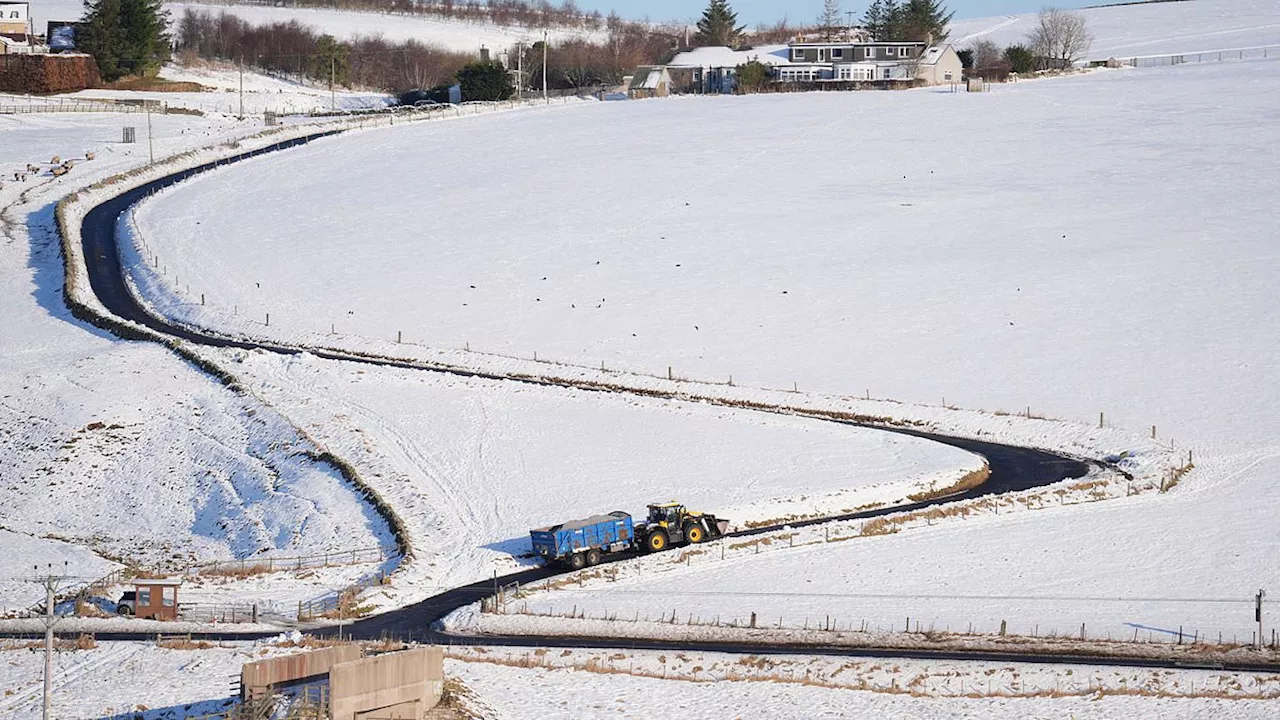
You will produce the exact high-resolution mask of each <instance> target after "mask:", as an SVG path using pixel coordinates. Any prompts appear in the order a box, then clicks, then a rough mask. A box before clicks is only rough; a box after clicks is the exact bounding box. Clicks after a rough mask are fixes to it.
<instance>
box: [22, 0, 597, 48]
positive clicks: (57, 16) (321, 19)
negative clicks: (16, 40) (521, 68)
mask: <svg viewBox="0 0 1280 720" xmlns="http://www.w3.org/2000/svg"><path fill="white" fill-rule="evenodd" d="M164 6H165V9H167V10H168V11H169V14H170V16H171V17H172V18H173V19H174V21H175V22H176V21H177V19H178V18H180V17H182V13H183V12H184V11H185V10H187V9H188V8H190V9H193V10H199V11H204V12H213V13H215V14H216V13H219V12H228V13H231V14H233V15H237V16H239V17H241V18H244V19H245V20H247V21H249V22H251V23H254V24H257V25H264V24H267V23H273V22H288V21H290V20H297V21H298V22H301V23H302V24H304V25H309V26H311V27H313V28H315V29H317V30H319V31H320V32H323V33H328V34H330V35H333V36H335V37H337V38H339V39H346V38H351V37H354V36H356V35H365V36H371V35H381V36H383V37H385V38H386V39H387V40H390V41H393V42H398V41H402V40H417V41H419V42H423V43H427V44H431V45H438V46H440V47H443V48H445V49H448V50H455V51H458V52H479V50H480V46H482V45H483V46H486V47H488V48H490V49H493V50H495V51H503V50H506V49H507V48H509V47H511V46H512V45H514V44H516V43H517V42H519V41H522V40H523V41H526V42H532V41H534V40H541V39H542V30H541V29H538V28H525V27H520V26H502V25H493V24H490V23H472V22H463V21H458V20H448V19H445V18H439V17H432V16H422V15H409V16H405V15H391V14H387V13H378V12H356V11H353V10H352V11H347V10H322V9H316V8H291V7H267V6H263V5H236V4H231V5H224V4H219V3H207V4H206V3H183V2H166V3H165V4H164ZM83 12H84V7H83V4H82V3H80V2H76V1H75V0H45V1H40V0H38V1H37V2H33V3H32V5H31V14H32V16H33V18H34V19H35V22H36V26H37V28H39V30H38V32H44V26H45V23H46V22H47V21H49V20H74V19H76V18H79V17H80V16H81V14H83ZM596 35H598V33H591V32H587V31H580V30H573V29H566V28H556V29H553V30H551V38H552V39H553V40H560V39H565V38H570V37H593V36H596Z"/></svg>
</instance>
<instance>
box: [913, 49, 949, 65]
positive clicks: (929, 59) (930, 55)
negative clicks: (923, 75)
mask: <svg viewBox="0 0 1280 720" xmlns="http://www.w3.org/2000/svg"><path fill="white" fill-rule="evenodd" d="M950 49H951V46H950V45H933V46H930V47H929V48H928V49H926V50H925V51H924V53H923V54H922V55H920V64H921V65H937V64H938V61H939V60H941V59H942V58H943V57H945V56H946V54H947V50H950Z"/></svg>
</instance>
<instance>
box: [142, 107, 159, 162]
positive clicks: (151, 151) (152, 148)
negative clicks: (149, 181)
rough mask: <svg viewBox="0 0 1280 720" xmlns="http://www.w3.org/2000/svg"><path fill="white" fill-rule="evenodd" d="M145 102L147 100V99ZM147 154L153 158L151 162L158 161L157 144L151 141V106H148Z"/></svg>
mask: <svg viewBox="0 0 1280 720" xmlns="http://www.w3.org/2000/svg"><path fill="white" fill-rule="evenodd" d="M143 102H146V101H145V100H144V101H143ZM147 156H148V157H150V158H151V164H153V165H154V164H155V162H156V146H155V143H153V142H152V141H151V106H150V105H148V106H147Z"/></svg>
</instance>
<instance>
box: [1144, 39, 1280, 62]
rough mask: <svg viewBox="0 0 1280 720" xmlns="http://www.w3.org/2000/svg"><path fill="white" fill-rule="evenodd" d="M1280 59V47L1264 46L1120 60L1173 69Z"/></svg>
mask: <svg viewBox="0 0 1280 720" xmlns="http://www.w3.org/2000/svg"><path fill="white" fill-rule="evenodd" d="M1268 59H1280V45H1264V46H1260V47H1248V48H1235V49H1232V50H1211V51H1206V52H1195V53H1177V54H1173V55H1146V56H1142V57H1131V58H1127V59H1121V60H1119V62H1120V63H1122V64H1124V65H1128V66H1130V67H1136V68H1153V67H1173V66H1175V65H1185V64H1188V63H1211V62H1229V61H1236V62H1239V61H1241V60H1268Z"/></svg>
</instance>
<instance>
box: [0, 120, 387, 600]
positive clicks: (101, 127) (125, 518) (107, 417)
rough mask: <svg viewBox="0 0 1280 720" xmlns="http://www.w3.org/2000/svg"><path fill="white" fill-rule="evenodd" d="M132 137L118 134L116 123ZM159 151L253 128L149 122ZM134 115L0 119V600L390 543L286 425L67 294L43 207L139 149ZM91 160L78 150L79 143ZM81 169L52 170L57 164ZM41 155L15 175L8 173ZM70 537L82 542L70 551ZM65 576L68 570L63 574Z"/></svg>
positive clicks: (134, 157) (115, 168)
mask: <svg viewBox="0 0 1280 720" xmlns="http://www.w3.org/2000/svg"><path fill="white" fill-rule="evenodd" d="M127 126H133V127H135V128H138V127H140V128H141V129H140V130H139V132H138V137H139V139H140V140H141V142H139V143H135V144H132V145H126V144H122V143H120V138H121V129H122V128H123V127H127ZM152 127H153V130H154V132H155V138H154V147H155V151H156V154H157V155H158V156H162V157H163V156H164V155H167V154H169V153H174V152H178V151H181V150H186V149H190V148H193V147H198V146H201V145H205V144H210V143H214V142H217V141H220V140H226V139H228V138H234V137H237V136H241V135H244V134H247V133H252V132H255V131H256V130H257V128H255V127H254V126H253V125H252V124H251V123H236V122H234V121H229V120H226V119H222V118H199V117H191V116H178V115H156V116H155V117H153V118H152ZM145 133H146V119H145V117H143V116H141V115H136V114H116V113H87V114H86V113H59V114H52V115H42V114H31V115H25V114H24V115H17V116H0V178H2V179H3V186H2V187H0V207H2V208H3V210H2V215H0V219H2V220H3V223H2V224H0V231H2V233H3V234H2V235H0V302H2V303H3V305H4V307H5V312H4V313H3V315H2V316H0V526H2V527H3V528H4V532H2V533H0V550H3V551H4V552H3V562H0V578H3V580H0V592H2V593H3V603H2V604H3V605H4V606H5V607H6V608H7V609H12V608H14V607H26V606H28V605H30V604H31V603H33V602H35V601H36V600H37V599H39V597H40V591H39V590H38V588H37V587H36V586H35V585H33V584H31V583H27V582H23V580H24V579H29V578H30V576H31V574H32V570H33V568H32V565H33V564H37V563H49V562H53V563H54V564H55V565H56V566H61V563H62V561H63V560H67V561H68V565H67V567H66V569H65V572H67V573H68V574H70V575H72V576H75V577H78V578H82V580H84V581H87V580H90V579H94V578H97V577H100V576H102V575H104V574H105V573H106V572H108V571H109V570H111V569H112V568H113V567H115V566H116V564H115V563H114V562H108V561H106V560H104V559H102V558H99V557H96V556H94V555H93V552H91V551H96V552H98V553H101V554H104V555H105V556H107V557H112V558H120V559H122V560H124V561H128V562H137V563H142V564H144V565H147V566H149V567H159V568H172V567H182V566H185V565H186V564H189V563H191V562H193V561H196V560H207V559H214V558H231V557H244V556H247V555H253V554H263V553H266V554H285V553H306V552H313V551H314V552H324V551H327V550H334V549H339V548H341V549H347V548H350V547H352V546H353V545H354V546H359V547H365V546H370V545H377V544H382V543H386V542H389V541H390V538H389V536H388V535H387V531H386V527H385V524H384V523H383V521H382V520H381V519H380V518H377V517H376V516H374V515H373V514H372V513H371V511H370V510H369V508H368V507H367V506H366V505H365V503H363V502H362V501H360V500H359V499H358V498H357V496H356V495H355V494H354V493H353V491H352V488H351V487H350V486H349V485H347V483H346V482H345V481H344V480H343V479H342V478H341V477H340V476H339V475H338V473H337V472H336V471H335V470H334V468H332V467H330V466H328V465H325V464H321V463H316V462H313V461H312V460H310V459H309V457H308V453H310V452H312V451H313V450H314V447H313V446H312V445H310V444H309V443H307V442H306V441H305V440H304V439H302V438H300V437H299V436H298V434H297V432H296V431H295V430H294V429H293V427H292V426H291V425H290V424H289V423H288V421H287V420H286V419H285V418H283V417H282V416H280V415H279V414H277V413H275V412H273V411H271V410H270V409H269V408H266V407H264V406H262V405H261V404H260V403H257V402H255V401H253V400H251V399H249V398H246V397H243V396H239V395H236V394H234V393H232V392H230V391H228V390H227V389H225V388H223V387H222V386H221V385H219V384H217V383H216V382H214V381H212V380H211V379H210V378H208V377H207V376H206V375H204V374H203V373H201V372H198V371H196V370H195V369H194V368H192V367H191V366H190V365H188V364H187V363H185V362H183V361H180V360H179V359H177V358H176V357H175V356H174V355H172V354H171V353H169V352H168V351H166V350H164V349H163V348H161V347H159V346H156V345H151V344H140V343H127V342H121V341H118V340H115V339H113V338H112V337H110V336H108V335H106V334H105V333H102V332H100V331H98V330H95V329H92V328H90V327H88V326H86V325H84V324H82V323H80V322H78V321H76V320H74V319H73V318H72V317H71V316H70V314H69V313H68V311H67V310H66V308H65V306H64V304H63V299H62V296H61V294H62V278H63V275H62V259H61V253H60V252H59V248H58V243H57V239H56V237H55V236H54V235H53V231H52V222H53V202H54V201H55V200H57V199H59V198H61V197H62V196H64V195H65V194H66V193H67V192H69V191H70V190H71V189H74V188H75V187H78V186H79V185H82V184H87V183H89V182H92V181H93V180H94V179H96V178H102V177H106V176H108V175H111V174H113V173H115V172H120V171H122V170H126V169H129V168H132V167H136V166H138V165H139V164H142V163H145V161H146V159H147V157H148V144H147V142H146V134H145ZM87 152H92V153H93V154H94V156H95V157H94V159H93V160H86V159H85V157H86V153H87ZM55 155H56V156H59V157H60V158H61V159H62V160H72V161H75V162H76V163H77V164H76V165H75V167H74V168H73V169H72V170H71V172H70V173H69V174H68V175H66V176H64V177H63V178H54V177H53V176H52V175H51V174H50V172H49V168H50V167H51V166H50V164H49V161H50V160H51V159H52V157H53V156H55ZM29 164H35V165H36V166H37V167H38V168H39V172H38V173H35V174H32V175H30V176H29V177H28V178H27V179H26V180H24V181H13V180H12V177H13V176H12V173H13V172H15V171H22V170H25V168H26V166H27V165H29ZM69 543H71V544H74V545H69ZM57 569H58V571H59V572H62V571H63V569H62V568H61V567H58V568H57Z"/></svg>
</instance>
